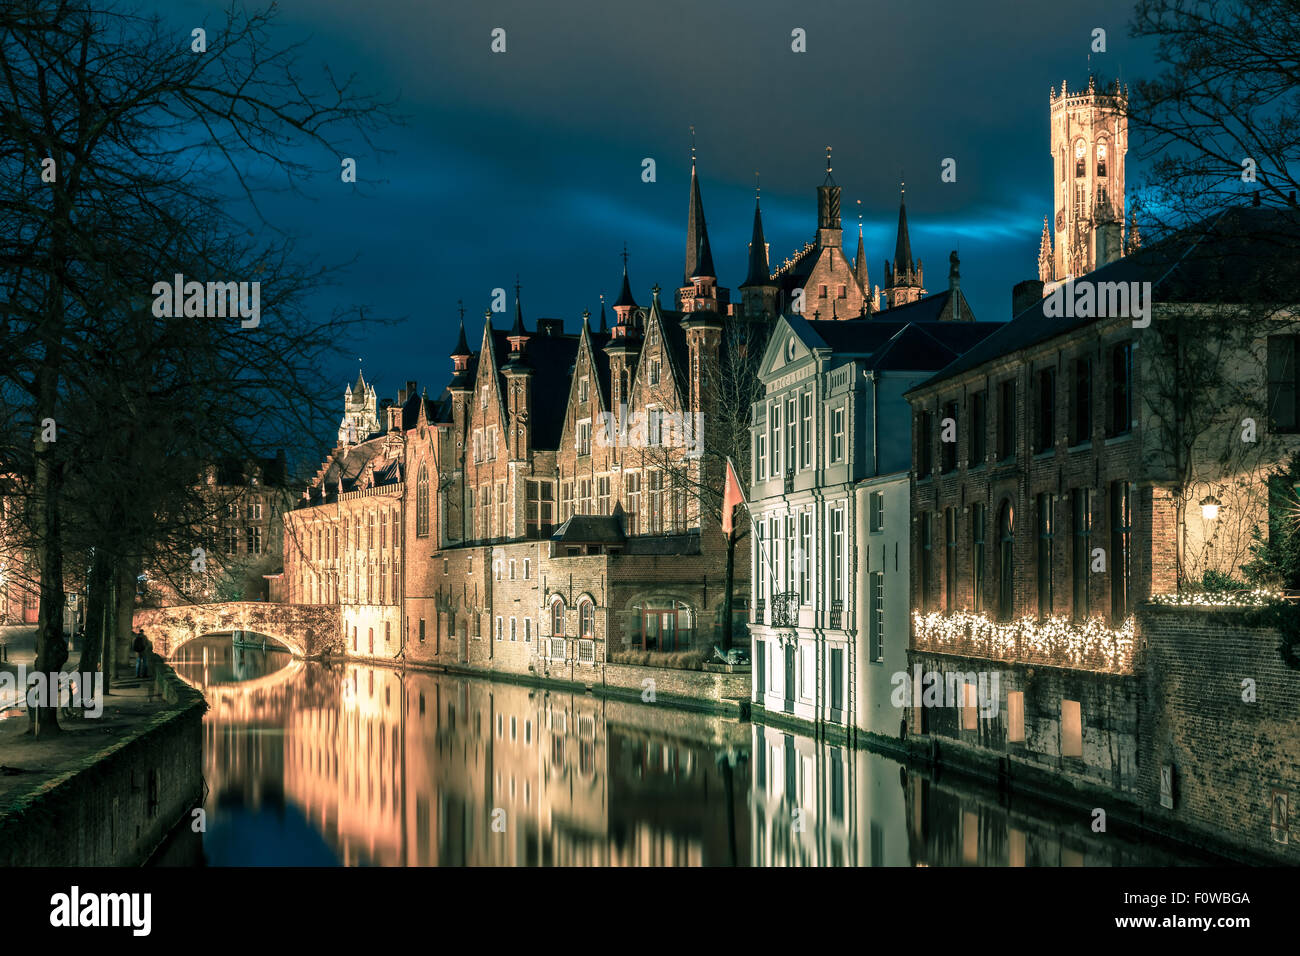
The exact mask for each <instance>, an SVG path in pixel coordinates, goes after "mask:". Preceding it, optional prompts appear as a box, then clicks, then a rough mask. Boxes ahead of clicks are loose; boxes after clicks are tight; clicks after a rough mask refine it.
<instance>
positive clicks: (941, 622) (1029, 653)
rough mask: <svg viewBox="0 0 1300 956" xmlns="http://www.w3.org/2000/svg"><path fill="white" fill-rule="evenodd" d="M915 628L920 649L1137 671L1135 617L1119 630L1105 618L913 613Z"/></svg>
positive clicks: (1031, 661)
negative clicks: (1000, 619) (996, 618)
mask: <svg viewBox="0 0 1300 956" xmlns="http://www.w3.org/2000/svg"><path fill="white" fill-rule="evenodd" d="M912 624H913V632H914V633H915V635H916V646H917V647H918V648H919V649H928V650H934V651H940V652H944V653H953V652H957V653H962V654H970V655H971V656H974V657H986V658H991V659H993V660H1005V661H1021V662H1024V663H1041V664H1054V665H1056V666H1058V667H1076V668H1079V669H1082V670H1095V671H1107V672H1111V673H1117V674H1127V673H1131V672H1132V670H1133V618H1132V617H1129V618H1127V619H1125V621H1124V623H1123V625H1122V626H1121V627H1119V628H1118V629H1116V628H1112V627H1111V626H1110V625H1109V624H1107V623H1106V622H1105V620H1103V619H1102V618H1100V617H1093V618H1089V619H1088V620H1086V621H1082V622H1075V621H1070V620H1067V619H1066V618H1063V617H1050V618H1046V619H1045V620H1041V621H1040V620H1037V619H1036V618H1032V617H1022V618H1020V619H1019V620H1017V621H1009V622H1005V623H1000V622H997V621H992V620H990V619H989V618H988V617H987V616H985V615H983V614H972V613H970V612H969V611H957V612H955V613H953V614H940V613H938V612H932V613H930V614H921V613H919V612H914V613H913V615H912Z"/></svg>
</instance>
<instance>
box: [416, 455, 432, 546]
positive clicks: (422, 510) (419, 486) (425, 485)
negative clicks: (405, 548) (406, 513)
mask: <svg viewBox="0 0 1300 956" xmlns="http://www.w3.org/2000/svg"><path fill="white" fill-rule="evenodd" d="M428 535H429V466H428V465H421V466H420V476H419V477H418V478H416V480H415V536H416V537H417V538H425V537H428Z"/></svg>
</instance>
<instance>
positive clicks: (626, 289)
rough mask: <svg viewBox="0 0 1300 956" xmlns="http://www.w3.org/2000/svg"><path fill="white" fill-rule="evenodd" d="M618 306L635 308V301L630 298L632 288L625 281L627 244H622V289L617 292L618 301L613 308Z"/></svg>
mask: <svg viewBox="0 0 1300 956" xmlns="http://www.w3.org/2000/svg"><path fill="white" fill-rule="evenodd" d="M620 306H631V307H632V308H634V309H635V308H636V300H635V299H633V298H632V286H631V284H630V283H629V282H628V281H627V243H626V242H625V243H623V288H622V289H620V290H619V293H618V301H617V302H615V303H614V308H615V309H617V308H619V307H620Z"/></svg>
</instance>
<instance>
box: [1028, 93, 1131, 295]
mask: <svg viewBox="0 0 1300 956" xmlns="http://www.w3.org/2000/svg"><path fill="white" fill-rule="evenodd" d="M1049 102H1050V105H1051V122H1052V161H1053V184H1052V194H1053V196H1054V198H1055V206H1056V209H1055V213H1056V215H1055V217H1054V219H1053V221H1052V222H1051V224H1050V226H1051V228H1050V229H1049V230H1045V232H1044V238H1043V242H1042V243H1041V244H1040V245H1041V246H1042V247H1045V248H1040V256H1039V278H1040V279H1042V280H1043V281H1044V282H1053V281H1056V280H1061V279H1065V278H1067V277H1069V276H1080V275H1083V274H1084V273H1087V272H1091V271H1092V270H1093V269H1095V268H1097V263H1098V257H1097V245H1098V238H1099V235H1100V238H1101V239H1102V241H1103V242H1106V241H1107V235H1106V234H1107V233H1109V234H1111V236H1113V243H1114V250H1115V251H1114V255H1115V256H1116V257H1117V256H1118V255H1119V254H1120V250H1122V249H1124V248H1126V246H1125V243H1124V238H1123V230H1124V154H1125V153H1126V152H1128V120H1127V118H1126V117H1125V115H1124V113H1125V107H1126V106H1127V103H1128V89H1127V88H1125V87H1121V86H1120V84H1119V81H1118V80H1116V81H1115V82H1114V83H1113V84H1111V85H1110V86H1109V87H1107V88H1105V89H1104V90H1099V89H1098V88H1097V85H1096V81H1095V80H1094V79H1093V77H1091V76H1089V77H1088V87H1087V89H1086V90H1082V91H1078V92H1069V91H1068V90H1067V89H1066V86H1065V83H1064V82H1062V83H1061V90H1060V93H1059V94H1058V93H1057V91H1056V88H1055V87H1053V88H1052V91H1051V95H1050V99H1049ZM1049 234H1050V238H1051V243H1050V247H1048V242H1047V240H1048V235H1049ZM1044 251H1050V255H1047V256H1045V255H1042V254H1041V253H1042V252H1044ZM1106 258H1107V256H1105V255H1104V256H1103V258H1102V262H1103V263H1104V262H1105V261H1106Z"/></svg>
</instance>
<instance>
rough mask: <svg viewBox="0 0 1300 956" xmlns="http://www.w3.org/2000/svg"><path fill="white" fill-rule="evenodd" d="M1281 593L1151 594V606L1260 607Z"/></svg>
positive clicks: (1260, 591) (1186, 592) (1214, 592)
mask: <svg viewBox="0 0 1300 956" xmlns="http://www.w3.org/2000/svg"><path fill="white" fill-rule="evenodd" d="M1281 599H1282V593H1281V592H1280V591H1271V590H1269V589H1268V588H1255V589H1254V590H1252V591H1184V592H1182V593H1179V594H1153V595H1152V596H1151V601H1152V603H1153V604H1164V605H1168V606H1170V607H1262V606H1263V605H1265V604H1271V603H1272V602H1273V601H1280V600H1281Z"/></svg>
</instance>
